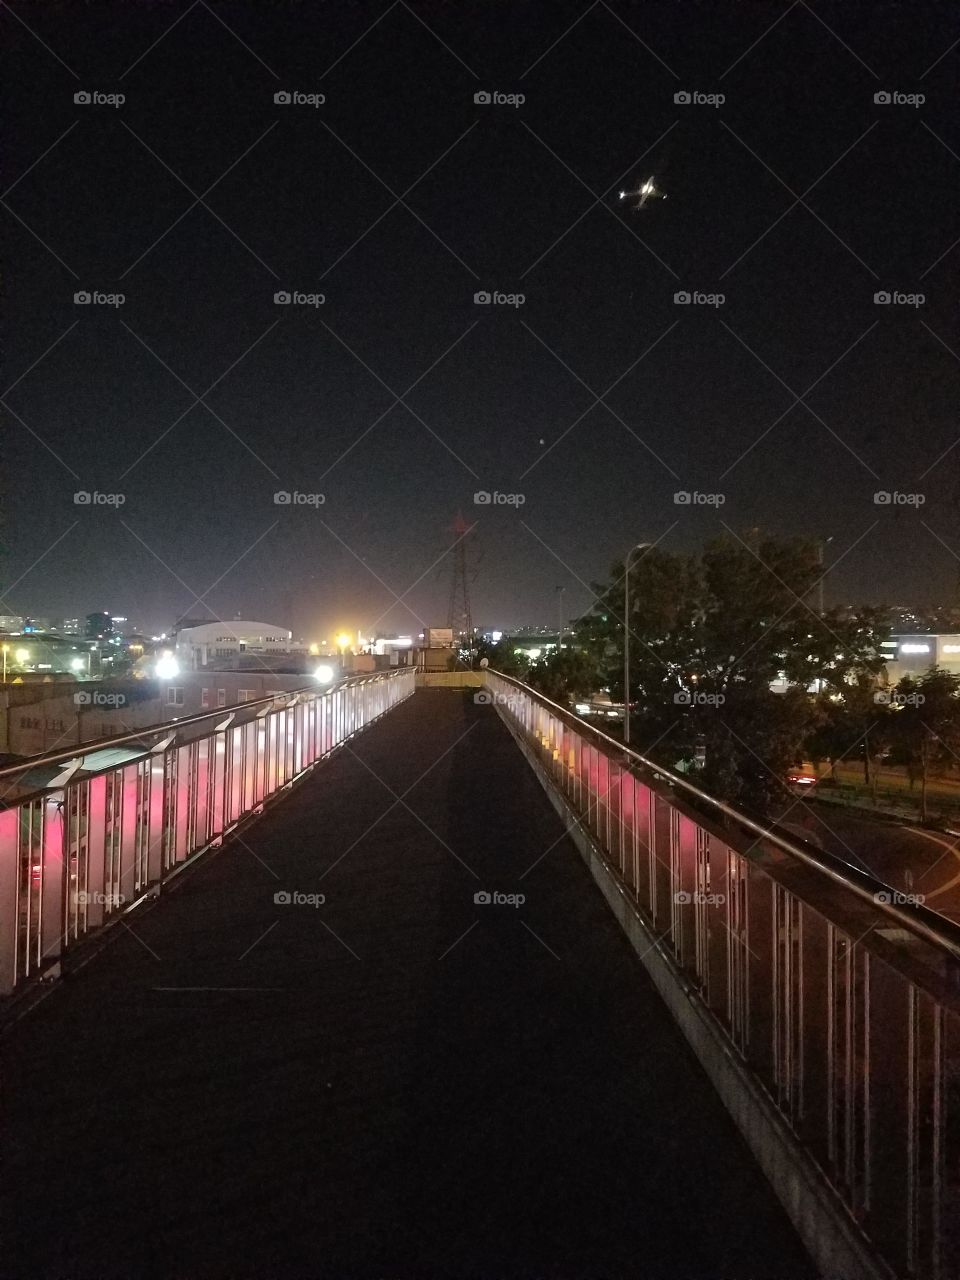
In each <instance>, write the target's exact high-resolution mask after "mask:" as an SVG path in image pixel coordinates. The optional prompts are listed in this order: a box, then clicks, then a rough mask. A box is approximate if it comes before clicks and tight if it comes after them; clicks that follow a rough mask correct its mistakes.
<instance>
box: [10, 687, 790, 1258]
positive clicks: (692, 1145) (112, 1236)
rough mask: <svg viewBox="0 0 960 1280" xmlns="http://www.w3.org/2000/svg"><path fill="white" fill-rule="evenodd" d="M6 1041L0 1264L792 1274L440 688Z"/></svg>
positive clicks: (714, 1114)
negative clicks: (486, 900) (496, 894)
mask: <svg viewBox="0 0 960 1280" xmlns="http://www.w3.org/2000/svg"><path fill="white" fill-rule="evenodd" d="M398 798H399V799H398ZM480 889H485V890H498V891H501V892H504V893H517V892H522V893H523V894H525V895H526V902H525V903H524V904H523V905H522V906H520V907H513V906H492V905H491V906H483V905H479V906H478V905H475V903H474V899H473V895H474V893H475V892H476V891H477V890H480ZM280 890H288V891H294V890H296V891H299V892H301V893H323V894H325V895H326V903H325V904H324V905H323V906H322V907H313V906H309V905H277V904H275V902H274V894H275V892H277V891H280ZM4 1057H5V1066H4V1073H3V1094H2V1096H3V1112H4V1114H3V1130H4V1132H3V1138H2V1142H3V1147H4V1150H3V1153H2V1154H3V1168H4V1176H3V1180H2V1181H3V1192H2V1195H3V1212H4V1219H5V1222H4V1231H3V1252H2V1257H3V1261H2V1262H0V1273H2V1274H3V1275H4V1276H17V1277H35V1276H56V1277H58V1278H59V1277H75V1276H76V1277H80V1276H84V1277H86V1276H97V1277H103V1276H113V1275H124V1276H133V1275H136V1276H138V1277H140V1276H170V1277H173V1276H177V1277H185V1278H189V1280H197V1278H198V1277H208V1276H209V1277H213V1276H223V1277H227V1276H230V1277H236V1276H247V1275H259V1276H287V1275H293V1276H310V1277H331V1278H332V1277H337V1278H338V1280H339V1278H342V1277H354V1276H356V1277H363V1276H370V1277H373V1276H382V1277H404V1278H406V1277H416V1278H417V1280H422V1278H426V1277H435V1276H436V1277H440V1276H443V1277H446V1276H449V1277H458V1278H464V1277H474V1276H476V1277H483V1278H484V1280H492V1278H493V1277H514V1276H516V1277H521V1276H522V1277H540V1276H543V1277H551V1278H557V1277H591V1278H598V1277H604V1278H608V1280H612V1278H613V1277H621V1276H622V1277H628V1276H629V1277H636V1276H640V1275H642V1276H645V1277H670V1280H684V1278H686V1277H691V1278H693V1277H696V1278H697V1280H705V1278H707V1277H709V1280H774V1277H775V1278H776V1280H791V1278H793V1277H797V1278H798V1280H799V1278H800V1277H803V1278H804V1280H806V1278H808V1277H813V1276H814V1274H815V1272H814V1269H813V1267H812V1265H811V1264H810V1263H809V1261H808V1260H807V1259H806V1256H805V1254H804V1253H803V1251H802V1249H801V1247H800V1245H799V1243H798V1241H797V1239H796V1237H795V1235H794V1233H793V1231H792V1229H791V1227H790V1226H789V1224H788V1222H787V1219H786V1217H785V1216H784V1214H783V1213H782V1212H781V1210H780V1208H779V1206H778V1205H777V1203H776V1201H775V1199H774V1197H773V1194H772V1192H771V1191H770V1190H769V1189H768V1187H767V1185H766V1183H765V1182H764V1180H763V1178H762V1176H761V1175H760V1173H759V1172H758V1171H757V1169H756V1167H755V1166H754V1164H753V1162H752V1160H751V1158H750V1156H749V1154H748V1153H747V1151H746V1148H745V1147H744V1145H743V1143H742V1141H741V1139H740V1137H739V1135H738V1134H737V1132H736V1130H735V1128H734V1126H733V1123H732V1122H731V1121H730V1120H729V1118H728V1117H727V1114H726V1112H725V1111H724V1110H723V1108H722V1106H721V1104H720V1103H719V1101H718V1100H717V1099H716V1097H715V1095H714V1094H713V1092H712V1090H711V1086H710V1085H709V1083H708V1082H707V1080H706V1078H705V1076H704V1075H703V1073H702V1072H701V1070H700V1068H699V1066H698V1064H697V1063H696V1061H695V1059H694V1058H693V1057H692V1055H691V1053H690V1052H689V1050H688V1049H687V1047H686V1045H685V1042H684V1041H683V1040H682V1038H681V1036H680V1034H679V1032H678V1031H677V1030H676V1029H675V1027H674V1025H673V1023H672V1021H671V1020H670V1018H669V1015H668V1014H667V1013H666V1012H665V1011H664V1009H663V1007H662V1005H661V1004H660V1002H659V999H658V997H657V995H656V994H655V992H654V990H653V988H652V986H651V984H650V982H649V981H648V980H647V978H646V975H645V973H644V971H643V969H642V967H641V965H640V964H639V962H638V960H637V958H636V957H635V955H634V953H633V952H632V951H631V950H630V948H629V946H628V944H627V942H626V940H625V939H624V938H623V936H622V934H621V933H620V931H619V929H618V927H617V925H616V924H615V922H614V920H613V919H612V917H611V916H610V914H609V912H608V910H607V908H606V906H605V904H604V902H603V900H602V898H601V895H600V893H599V892H598V891H597V890H596V888H595V887H594V885H593V883H592V881H591V880H590V878H589V876H588V874H587V872H586V870H585V868H584V867H583V865H582V863H581V862H580V860H579V858H578V856H577V853H576V851H575V849H574V848H573V846H572V844H571V843H570V841H569V840H568V839H567V838H566V837H565V835H564V833H563V825H562V823H561V821H560V819H559V818H558V817H557V815H556V814H555V813H554V811H553V810H552V808H551V807H550V805H549V803H548V801H547V799H546V797H545V796H544V795H543V792H542V791H541V789H540V787H539V785H538V784H537V782H536V780H535V778H534V777H533V774H532V773H531V772H530V770H529V769H528V768H527V766H526V765H525V763H524V762H523V760H522V758H521V756H520V754H519V752H518V751H517V749H516V747H515V746H514V744H513V743H512V741H511V739H510V737H509V734H508V733H507V731H506V729H505V728H504V726H503V725H502V724H501V722H500V721H499V719H498V718H497V716H496V714H495V713H494V712H493V711H492V710H491V709H490V708H488V707H476V706H474V705H473V702H472V700H471V697H470V695H469V694H464V695H461V694H459V693H455V692H446V691H444V692H440V691H424V692H420V693H418V694H417V695H416V696H415V697H414V698H413V699H412V700H411V701H410V702H408V703H406V704H404V705H403V706H402V707H400V708H399V709H398V710H396V711H395V712H393V713H391V714H390V715H389V716H387V717H386V718H385V719H384V720H383V721H382V722H381V723H380V724H378V725H376V726H374V727H373V728H372V729H371V730H369V731H368V732H366V733H365V734H362V735H361V736H360V737H358V738H357V739H355V740H354V741H353V742H351V743H349V744H348V745H347V747H346V748H345V749H344V750H342V751H340V752H339V753H337V754H336V755H335V756H334V757H333V758H332V759H331V760H329V761H328V762H326V763H325V764H323V765H322V766H320V767H319V768H318V770H317V771H316V772H315V773H314V774H313V775H312V776H311V777H310V778H309V779H308V780H306V781H305V782H304V783H303V784H302V785H301V786H299V787H298V788H296V789H295V790H294V791H293V792H292V793H291V794H290V795H289V796H288V797H287V798H286V799H284V800H283V801H281V802H280V803H279V804H278V805H277V807H276V808H274V809H273V810H272V812H270V813H268V814H267V815H266V816H264V817H263V818H262V819H261V820H260V821H259V822H257V823H256V824H254V825H253V826H252V827H250V828H248V830H247V831H246V832H245V833H244V835H243V836H242V839H241V840H238V841H234V842H232V843H229V844H228V845H227V846H226V847H225V848H224V849H223V850H221V851H220V852H218V853H217V854H215V855H212V856H210V857H209V858H208V859H207V860H206V861H205V862H203V863H201V864H199V865H198V866H197V867H196V868H194V869H193V870H191V871H190V872H188V873H187V874H186V875H185V876H184V877H182V879H181V881H180V883H179V884H178V885H177V886H176V887H175V888H172V889H171V891H170V892H169V893H167V894H165V895H164V897H163V899H162V901H161V902H159V903H158V904H157V905H156V906H154V907H151V908H149V909H146V910H143V911H142V912H139V913H135V914H134V916H132V917H131V919H130V921H129V928H127V927H126V926H120V927H118V928H116V929H115V930H114V936H113V938H112V940H111V941H110V942H109V944H108V945H107V946H105V947H104V948H103V950H102V951H101V952H100V953H99V954H97V955H96V956H95V957H94V958H93V959H92V960H91V961H90V962H89V963H87V964H86V965H84V966H83V967H82V968H80V969H79V970H78V971H76V972H74V973H73V974H71V975H70V976H68V977H67V978H66V979H65V980H64V981H63V982H62V983H61V984H59V985H58V986H57V987H56V988H55V989H54V990H53V991H52V993H51V994H50V996H49V997H48V998H47V999H45V1000H44V1001H43V1002H42V1003H41V1004H40V1005H39V1007H37V1008H35V1009H33V1010H32V1011H31V1012H30V1013H29V1014H27V1016H25V1017H24V1018H22V1019H21V1020H20V1021H19V1022H18V1023H16V1024H15V1025H14V1027H13V1028H12V1029H11V1030H10V1031H9V1033H8V1035H7V1037H6V1043H5V1048H4Z"/></svg>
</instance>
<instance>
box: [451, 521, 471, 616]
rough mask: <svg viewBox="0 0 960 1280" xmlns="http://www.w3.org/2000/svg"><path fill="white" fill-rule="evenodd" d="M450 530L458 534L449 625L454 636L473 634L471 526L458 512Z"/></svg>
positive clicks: (454, 549) (454, 552)
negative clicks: (469, 568)
mask: <svg viewBox="0 0 960 1280" xmlns="http://www.w3.org/2000/svg"><path fill="white" fill-rule="evenodd" d="M450 532H451V533H454V534H456V536H457V543H456V546H455V547H454V548H453V579H452V581H451V583H450V607H449V609H448V610H447V626H448V627H449V628H450V629H451V631H452V632H453V634H454V637H457V636H472V635H473V619H472V617H471V614H470V584H469V581H468V579H467V537H468V535H469V532H470V526H469V525H468V524H467V522H466V520H464V518H463V516H462V515H461V514H460V513H459V512H458V513H457V518H456V520H454V522H453V524H452V526H451V528H450Z"/></svg>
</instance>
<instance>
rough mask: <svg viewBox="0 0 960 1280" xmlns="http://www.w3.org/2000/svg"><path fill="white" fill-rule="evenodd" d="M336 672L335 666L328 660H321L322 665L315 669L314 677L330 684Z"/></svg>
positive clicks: (322, 682) (321, 682)
mask: <svg viewBox="0 0 960 1280" xmlns="http://www.w3.org/2000/svg"><path fill="white" fill-rule="evenodd" d="M336 674H337V673H336V671H334V669H333V667H331V666H330V665H329V664H328V663H326V662H321V663H320V666H319V667H317V669H316V671H314V673H313V678H314V679H315V680H318V681H319V682H320V684H329V683H330V681H331V680H332V679H333V678H334V676H335V675H336Z"/></svg>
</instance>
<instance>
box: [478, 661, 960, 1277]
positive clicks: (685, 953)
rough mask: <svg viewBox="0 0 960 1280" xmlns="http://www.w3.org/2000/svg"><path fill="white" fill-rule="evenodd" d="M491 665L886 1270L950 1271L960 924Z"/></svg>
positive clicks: (533, 742)
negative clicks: (735, 805)
mask: <svg viewBox="0 0 960 1280" xmlns="http://www.w3.org/2000/svg"><path fill="white" fill-rule="evenodd" d="M486 679H487V687H488V689H489V691H490V696H491V699H492V700H494V701H495V702H496V703H497V706H498V710H499V711H500V714H501V715H502V716H503V718H504V719H505V720H506V722H507V724H508V725H509V726H510V727H511V728H512V729H513V732H514V733H515V735H516V736H517V737H518V739H519V740H520V741H521V743H523V744H525V745H526V748H527V751H528V753H529V754H530V755H531V756H532V758H533V759H534V760H535V761H536V762H537V763H538V765H539V767H540V769H541V771H542V773H543V774H544V775H545V776H546V778H547V779H548V781H549V782H550V783H551V784H552V786H553V787H554V788H555V789H556V790H557V791H558V792H560V793H561V794H562V795H563V796H564V797H565V799H566V801H567V803H568V805H569V806H570V808H571V810H572V811H573V812H574V813H575V814H576V815H577V816H578V819H579V822H580V824H581V826H582V827H583V828H584V829H585V830H586V831H587V832H588V833H589V835H590V837H591V839H592V843H593V845H594V846H595V847H599V850H600V851H601V854H602V856H603V858H604V861H605V863H606V865H607V870H608V872H610V873H611V874H612V876H613V877H614V881H615V882H616V883H617V884H618V885H619V889H620V893H621V894H622V895H623V896H624V897H626V898H627V899H628V900H629V902H630V903H631V904H632V910H634V911H635V912H636V914H637V916H638V917H639V919H640V921H641V922H642V923H643V925H644V926H645V928H646V930H647V932H648V933H649V934H650V936H651V938H652V939H655V944H654V945H655V947H656V949H657V951H658V954H659V955H661V956H663V957H664V958H665V960H666V962H667V963H668V965H669V966H670V968H671V969H672V970H673V972H674V973H675V975H676V976H677V977H678V979H679V980H680V981H681V983H682V985H683V988H684V990H685V991H686V993H687V996H688V998H689V999H691V1000H693V1001H695V1002H696V1003H697V1005H698V1007H699V1008H700V1010H701V1012H702V1013H703V1015H704V1016H705V1017H706V1018H707V1020H708V1022H709V1024H710V1025H712V1026H713V1028H714V1029H715V1031H716V1032H717V1033H718V1035H719V1038H720V1040H721V1042H722V1043H723V1044H724V1045H725V1046H726V1049H727V1051H728V1052H730V1053H732V1054H734V1055H735V1057H736V1059H737V1060H738V1061H739V1063H740V1064H741V1067H742V1068H743V1069H745V1070H746V1071H747V1072H748V1074H749V1077H750V1078H752V1080H753V1081H754V1083H759V1085H760V1086H761V1088H762V1091H763V1094H764V1095H765V1096H766V1098H767V1102H768V1104H772V1106H773V1107H774V1108H775V1111H776V1113H778V1114H779V1117H780V1118H781V1120H782V1121H783V1122H785V1124H786V1125H787V1126H788V1127H789V1130H791V1131H792V1134H793V1137H794V1139H795V1141H796V1142H797V1143H798V1144H799V1146H800V1147H801V1148H802V1149H803V1150H804V1151H805V1152H806V1153H807V1155H808V1156H809V1157H811V1158H812V1161H813V1162H814V1165H815V1167H816V1168H818V1169H819V1173H820V1175H822V1178H823V1183H824V1186H825V1187H827V1188H830V1189H832V1192H833V1194H834V1196H835V1198H836V1201H837V1202H838V1208H839V1207H841V1206H842V1208H843V1209H844V1210H845V1211H846V1214H847V1216H848V1220H852V1223H853V1224H854V1225H855V1226H856V1227H858V1228H859V1230H860V1233H861V1235H862V1237H863V1238H864V1239H865V1240H866V1242H868V1245H869V1247H870V1248H871V1249H872V1250H873V1252H874V1253H875V1254H876V1255H877V1256H879V1258H882V1259H883V1260H884V1262H885V1263H886V1264H887V1265H888V1266H889V1267H890V1268H891V1269H892V1271H893V1273H895V1274H896V1275H899V1276H911V1277H914V1276H915V1277H918V1278H922V1280H956V1277H957V1276H960V959H958V957H960V927H958V926H957V925H956V924H954V923H953V922H952V921H950V920H948V919H946V918H945V917H943V916H939V915H937V914H936V913H935V912H933V911H930V910H929V909H927V908H925V907H924V906H922V905H918V904H916V903H913V902H910V901H905V900H903V899H904V898H905V895H902V894H897V893H896V892H895V891H894V890H893V889H891V888H890V887H889V886H887V885H885V884H884V883H883V882H881V881H879V880H876V879H874V878H873V877H871V876H869V875H866V874H864V873H863V872H862V871H859V870H858V869H856V868H854V867H852V866H848V865H847V864H846V863H844V862H843V861H842V860H840V859H837V858H833V857H831V856H830V855H829V854H826V853H823V852H821V851H819V850H817V849H814V848H813V847H812V846H810V845H806V844H804V843H803V842H802V841H796V840H791V839H790V838H789V837H787V836H786V835H784V834H782V833H780V832H778V831H777V830H776V828H774V827H772V826H771V825H769V824H764V823H762V822H758V821H756V820H754V819H751V818H749V817H747V816H745V815H743V814H740V813H738V812H737V811H736V810H734V809H732V808H731V807H730V806H729V805H726V804H724V803H723V802H721V801H718V800H716V799H714V798H713V797H711V796H709V795H707V794H706V793H705V792H703V791H701V790H700V789H699V788H698V787H696V786H695V785H694V784H693V783H691V782H690V781H688V780H687V779H686V778H683V777H680V776H678V775H674V774H671V773H670V772H669V771H667V770H665V769H663V768H662V767H660V766H658V765H657V764H656V763H655V762H653V761H651V760H648V759H646V758H645V757H643V756H642V755H640V754H638V753H637V752H635V751H632V750H630V749H628V748H626V747H625V746H624V745H623V744H622V743H620V742H616V741H615V740H614V739H612V738H609V737H607V736H606V735H605V734H604V733H603V732H602V731H601V730H599V729H596V728H594V727H593V726H591V725H590V724H588V723H586V722H585V721H582V720H580V719H578V718H577V717H576V716H575V715H573V714H572V713H571V712H569V711H568V710H566V709H565V708H562V707H559V706H557V705H555V704H553V703H551V702H548V701H547V700H546V699H544V698H542V697H541V696H540V695H539V694H537V693H536V692H535V691H534V690H532V689H530V688H528V687H527V686H525V685H522V684H520V683H519V682H518V681H516V680H513V679H511V678H509V677H505V676H502V675H500V674H499V673H496V672H492V671H491V672H488V673H487V677H486ZM818 1176H819V1175H818ZM828 1196H829V1192H828Z"/></svg>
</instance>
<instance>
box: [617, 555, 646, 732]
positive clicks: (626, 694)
mask: <svg viewBox="0 0 960 1280" xmlns="http://www.w3.org/2000/svg"><path fill="white" fill-rule="evenodd" d="M652 546H653V543H652V542H638V543H637V544H636V546H634V547H631V548H630V550H629V551H628V552H627V559H626V562H625V564H624V571H623V741H624V745H625V746H629V745H630V557H631V556H632V555H633V553H634V552H635V551H646V550H648V549H649V548H650V547H652Z"/></svg>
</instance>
